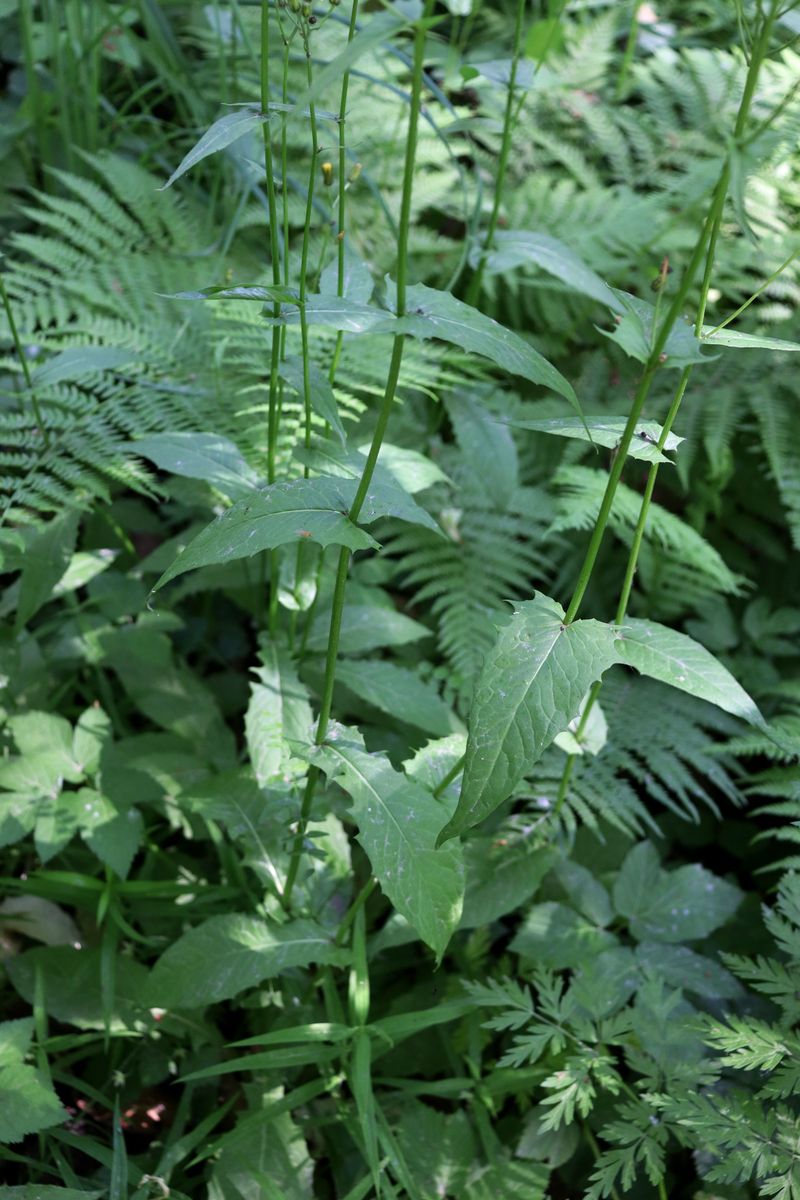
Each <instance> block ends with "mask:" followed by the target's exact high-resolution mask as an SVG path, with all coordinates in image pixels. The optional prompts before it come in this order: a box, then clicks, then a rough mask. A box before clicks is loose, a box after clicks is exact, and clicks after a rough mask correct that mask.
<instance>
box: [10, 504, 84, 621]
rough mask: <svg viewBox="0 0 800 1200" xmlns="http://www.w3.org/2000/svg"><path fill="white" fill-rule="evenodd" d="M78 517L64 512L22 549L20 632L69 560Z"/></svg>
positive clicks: (18, 609)
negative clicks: (23, 554) (23, 552)
mask: <svg viewBox="0 0 800 1200" xmlns="http://www.w3.org/2000/svg"><path fill="white" fill-rule="evenodd" d="M78 521H79V517H78V514H77V513H75V512H66V513H64V514H63V515H62V516H60V517H54V518H53V519H52V520H51V521H48V523H47V524H46V525H45V527H44V528H43V529H41V530H37V532H36V533H34V535H33V536H32V538H31V539H30V541H29V542H28V544H27V546H26V548H25V556H24V559H23V563H22V575H21V576H20V585H19V601H18V603H17V617H16V627H17V629H21V628H22V627H23V626H24V625H26V624H27V623H28V621H30V619H31V617H33V616H35V615H36V613H37V612H38V611H39V609H40V608H41V607H42V605H43V604H46V603H47V601H48V600H49V599H50V596H51V595H52V592H53V589H54V587H55V586H56V584H57V583H58V582H59V580H60V579H61V578H62V576H63V575H64V573H65V571H66V570H67V568H68V567H69V564H70V562H71V560H72V555H73V552H74V550H75V541H76V538H77V536H78Z"/></svg>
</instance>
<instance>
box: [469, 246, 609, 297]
mask: <svg viewBox="0 0 800 1200" xmlns="http://www.w3.org/2000/svg"><path fill="white" fill-rule="evenodd" d="M480 257H481V251H480V249H475V250H473V251H472V254H471V255H470V259H471V261H472V262H473V265H477V263H478V262H479V261H480ZM528 264H531V265H532V266H536V267H541V269H542V270H543V271H547V273H548V274H549V275H554V276H555V278H556V279H558V280H560V281H561V283H564V284H566V285H567V287H570V288H572V289H573V290H574V291H576V292H581V293H582V294H583V295H584V296H590V297H591V298H592V299H593V300H599V301H600V303H601V304H606V305H607V306H608V307H609V308H610V309H611V310H612V311H613V312H623V311H624V308H623V305H622V302H621V301H620V300H619V299H617V296H616V295H615V294H614V291H613V289H612V288H610V287H609V286H608V284H607V283H604V282H603V280H602V279H601V278H600V276H599V275H597V274H596V273H595V272H594V271H593V270H592V269H591V267H588V266H587V265H586V263H585V262H584V261H583V259H582V258H580V257H579V256H578V255H577V254H576V253H575V251H574V250H571V249H570V248H569V246H567V245H565V244H564V242H560V241H559V240H558V238H554V237H550V235H549V234H546V233H528V232H527V231H525V230H521V229H519V230H518V229H500V230H498V231H497V232H496V233H495V235H494V239H493V241H492V246H491V249H490V250H489V252H488V253H487V255H486V257H485V259H484V268H483V269H484V271H485V272H486V273H487V274H492V275H493V274H502V273H503V272H504V271H511V270H513V269H514V268H515V267H521V266H526V265H528Z"/></svg>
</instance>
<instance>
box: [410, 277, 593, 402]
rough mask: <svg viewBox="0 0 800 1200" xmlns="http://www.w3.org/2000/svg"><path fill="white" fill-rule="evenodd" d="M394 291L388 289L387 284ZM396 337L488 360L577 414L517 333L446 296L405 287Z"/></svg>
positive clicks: (567, 390)
mask: <svg viewBox="0 0 800 1200" xmlns="http://www.w3.org/2000/svg"><path fill="white" fill-rule="evenodd" d="M390 290H392V291H393V285H390ZM395 329H396V332H397V333H407V334H410V335H411V336H412V337H419V338H441V340H442V341H445V342H451V343H453V345H456V346H460V347H461V349H462V350H467V351H469V352H470V353H472V354H479V355H481V356H482V357H483V358H488V359H489V360H490V362H493V363H494V364H495V365H496V366H498V367H500V368H501V369H502V370H504V371H508V372H509V373H510V374H511V375H521V376H522V378H523V379H528V380H530V382H531V383H538V384H540V385H541V386H542V387H547V388H550V389H551V390H552V391H554V392H558V394H559V395H560V396H564V397H565V398H566V399H567V400H569V402H570V404H572V405H573V407H574V408H575V409H577V411H578V412H579V413H580V406H579V404H578V398H577V396H576V395H575V392H574V389H573V388H572V385H571V384H570V383H568V382H567V380H566V379H565V378H564V376H563V375H562V374H561V373H560V372H559V371H557V370H556V369H555V367H554V366H553V365H552V364H551V363H549V362H548V361H547V359H546V358H544V357H543V356H542V355H541V354H539V352H538V350H534V349H533V347H532V346H530V345H529V344H528V343H527V342H526V341H524V340H523V339H522V338H521V337H520V336H519V334H516V333H512V332H511V330H510V329H506V328H505V327H504V326H502V325H499V324H498V323H497V321H494V320H492V318H491V317H487V316H486V315H485V314H484V313H482V312H479V311H478V309H477V308H471V307H470V306H469V304H465V303H464V302H463V300H457V299H456V298H455V296H451V295H450V293H449V292H440V291H437V290H436V289H435V288H429V287H426V286H425V285H424V284H422V283H418V284H416V285H415V286H414V287H410V288H408V291H407V293H406V315H405V316H404V317H403V318H401V319H400V320H398V321H397V323H396V326H395Z"/></svg>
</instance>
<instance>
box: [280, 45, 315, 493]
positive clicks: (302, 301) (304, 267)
mask: <svg viewBox="0 0 800 1200" xmlns="http://www.w3.org/2000/svg"><path fill="white" fill-rule="evenodd" d="M304 45H305V52H306V79H307V81H308V86H309V89H310V88H311V85H312V82H313V74H312V67H311V47H310V45H309V37H308V35H306V38H305V42H304ZM308 114H309V121H310V125H311V166H310V169H309V172H308V185H307V189H306V211H305V218H304V221H303V243H302V248H301V251H300V295H299V298H298V299H299V309H300V341H301V345H302V354H303V414H304V433H303V441H304V444H305V447H306V449H308V448H309V447H310V446H311V367H310V361H309V351H308V318H307V316H306V295H307V292H308V252H309V244H310V241H311V217H312V214H313V211H314V188H315V184H316V180H317V159H318V157H319V134H318V132H317V110H316V106H315V104H314V101H313V100H311V101H310V103H309V106H308ZM284 187H285V181H284ZM308 471H309V468H308V465H307V464H306V466H305V467H304V468H303V472H304V474H305V475H306V476H308Z"/></svg>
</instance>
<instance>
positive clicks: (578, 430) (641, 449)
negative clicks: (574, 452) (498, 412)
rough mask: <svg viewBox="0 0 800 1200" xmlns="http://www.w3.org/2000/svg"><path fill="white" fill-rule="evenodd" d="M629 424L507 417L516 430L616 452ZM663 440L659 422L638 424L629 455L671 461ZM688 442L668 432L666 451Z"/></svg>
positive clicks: (608, 419) (599, 419)
mask: <svg viewBox="0 0 800 1200" xmlns="http://www.w3.org/2000/svg"><path fill="white" fill-rule="evenodd" d="M626 423H627V418H626V417H587V418H586V424H584V423H583V421H581V420H579V419H578V418H577V417H550V418H547V419H546V420H539V421H526V420H522V419H521V418H520V419H517V418H506V424H507V425H510V426H512V428H514V429H532V430H534V431H535V432H537V433H552V434H555V435H556V436H557V437H566V438H579V439H580V440H581V441H584V442H588V441H592V442H594V443H595V445H597V446H606V447H607V448H608V449H609V450H616V448H617V446H618V445H619V443H620V440H621V438H622V434H623V431H624V429H625V425H626ZM587 427H588V432H587ZM660 437H661V426H660V425H659V424H658V422H657V421H637V423H636V429H635V432H634V435H633V439H632V440H631V444H630V447H629V448H628V454H629V455H630V456H631V458H639V459H642V460H643V461H644V462H672V459H671V458H667V456H666V455H665V454H662V453H661V452H660V451H659V449H658V440H659V438H660ZM685 440H686V439H685V438H682V437H678V436H677V434H674V433H669V434H667V440H666V442H665V443H664V449H665V450H677V448H678V446H680V444H681V442H683V441H685Z"/></svg>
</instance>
